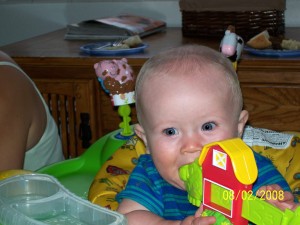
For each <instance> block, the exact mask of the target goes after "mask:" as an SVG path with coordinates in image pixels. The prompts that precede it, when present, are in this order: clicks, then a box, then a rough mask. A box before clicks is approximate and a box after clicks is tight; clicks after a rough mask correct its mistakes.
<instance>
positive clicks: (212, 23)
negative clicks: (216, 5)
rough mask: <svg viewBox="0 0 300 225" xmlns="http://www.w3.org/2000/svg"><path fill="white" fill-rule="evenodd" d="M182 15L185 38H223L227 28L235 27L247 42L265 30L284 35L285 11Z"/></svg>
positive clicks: (186, 13)
mask: <svg viewBox="0 0 300 225" xmlns="http://www.w3.org/2000/svg"><path fill="white" fill-rule="evenodd" d="M181 13H182V34H183V36H194V37H218V38H219V37H220V38H221V37H223V36H224V32H225V30H226V28H227V27H228V26H229V25H234V26H235V28H236V33H237V34H238V35H240V36H241V37H242V38H243V39H244V40H247V39H249V38H251V37H253V36H254V35H256V34H258V33H259V32H261V31H263V30H268V31H269V33H270V35H272V36H279V35H282V34H284V31H285V19H284V10H266V11H241V12H236V11H234V12H228V11H226V12H225V11H200V12H199V11H194V12H193V11H185V10H181Z"/></svg>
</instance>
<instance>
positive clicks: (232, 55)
mask: <svg viewBox="0 0 300 225" xmlns="http://www.w3.org/2000/svg"><path fill="white" fill-rule="evenodd" d="M243 48H244V40H243V39H242V38H241V37H240V36H238V35H237V34H236V33H235V27H234V26H232V25H230V26H228V28H227V30H226V31H225V35H224V37H223V39H222V41H221V44H220V52H222V53H223V54H224V55H225V56H226V57H228V58H229V59H230V61H231V62H232V63H233V66H234V68H235V70H237V62H238V60H239V59H240V58H241V55H242V51H243Z"/></svg>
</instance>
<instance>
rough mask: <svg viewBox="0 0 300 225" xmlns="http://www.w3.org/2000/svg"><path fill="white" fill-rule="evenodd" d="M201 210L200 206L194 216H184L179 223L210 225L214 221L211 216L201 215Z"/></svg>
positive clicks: (184, 224)
mask: <svg viewBox="0 0 300 225" xmlns="http://www.w3.org/2000/svg"><path fill="white" fill-rule="evenodd" d="M202 212H203V208H202V206H201V207H200V208H199V209H198V210H197V212H196V213H195V216H189V217H187V218H185V219H184V220H183V221H182V222H181V224H180V225H211V224H214V223H215V222H216V218H215V217H213V216H201V214H202Z"/></svg>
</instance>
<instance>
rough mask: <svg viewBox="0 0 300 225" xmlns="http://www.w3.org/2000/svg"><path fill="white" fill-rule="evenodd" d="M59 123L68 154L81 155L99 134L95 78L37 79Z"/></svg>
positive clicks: (70, 156)
mask: <svg viewBox="0 0 300 225" xmlns="http://www.w3.org/2000/svg"><path fill="white" fill-rule="evenodd" d="M34 82H35V83H36V85H37V87H38V88H39V90H40V91H41V93H42V94H43V97H44V99H45V100H46V102H47V103H48V105H49V109H50V112H51V114H52V115H53V117H54V119H55V120H56V123H57V124H58V128H59V132H60V136H61V138H62V144H63V150H64V155H65V157H67V158H73V157H76V156H77V155H80V154H82V153H83V152H84V150H85V149H86V148H87V147H89V145H90V144H91V143H92V135H91V134H96V133H97V128H96V118H95V114H96V112H95V110H94V109H95V97H94V90H93V80H91V79H81V80H79V79H77V80H75V79H55V80H53V79H40V78H37V79H34Z"/></svg>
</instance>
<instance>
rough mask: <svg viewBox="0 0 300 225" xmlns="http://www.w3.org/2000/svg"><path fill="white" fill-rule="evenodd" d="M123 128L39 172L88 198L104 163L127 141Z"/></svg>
mask: <svg viewBox="0 0 300 225" xmlns="http://www.w3.org/2000/svg"><path fill="white" fill-rule="evenodd" d="M121 131H122V130H121V129H119V130H116V131H114V132H111V133H109V134H107V135H105V136H103V137H102V138H100V139H99V140H98V141H96V142H95V143H94V144H92V145H91V146H90V147H89V148H88V149H87V150H86V151H85V152H84V153H83V154H82V155H81V156H79V157H77V158H74V159H68V160H65V161H62V162H59V163H55V164H52V165H50V166H47V167H44V168H42V169H40V170H38V171H37V172H39V173H44V174H49V175H52V176H54V177H56V178H57V179H58V180H59V181H60V182H61V183H62V184H63V185H64V186H65V187H66V188H67V189H68V190H70V191H71V192H73V193H75V194H76V195H78V196H80V197H83V198H85V199H86V198H87V195H88V191H89V187H90V185H91V183H92V181H93V179H94V177H95V176H96V174H97V172H98V171H99V169H100V168H101V166H102V165H103V163H104V162H105V161H106V160H107V159H108V158H109V157H110V156H111V155H112V154H113V153H114V152H115V151H116V150H117V149H118V148H120V147H121V146H122V145H123V144H124V143H125V142H126V141H127V139H126V138H119V137H120V132H121Z"/></svg>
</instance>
